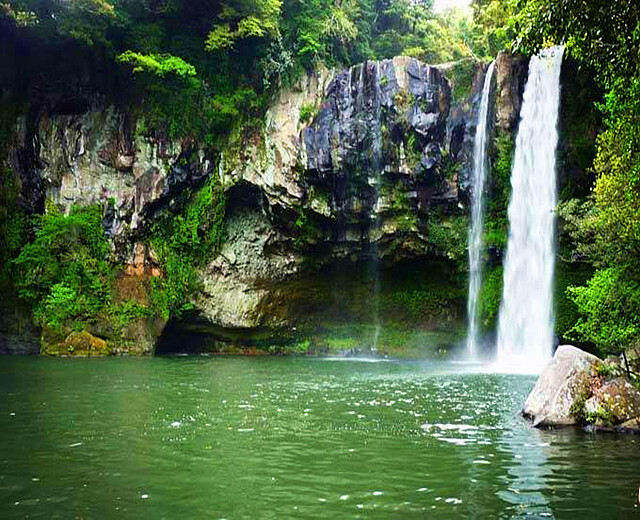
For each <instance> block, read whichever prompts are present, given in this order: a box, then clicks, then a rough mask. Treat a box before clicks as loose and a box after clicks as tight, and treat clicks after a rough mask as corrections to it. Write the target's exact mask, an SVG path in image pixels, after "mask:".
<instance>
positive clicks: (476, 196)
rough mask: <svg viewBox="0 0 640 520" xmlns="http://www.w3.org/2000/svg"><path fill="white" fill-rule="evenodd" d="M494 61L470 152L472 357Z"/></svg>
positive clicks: (475, 340) (471, 352)
mask: <svg viewBox="0 0 640 520" xmlns="http://www.w3.org/2000/svg"><path fill="white" fill-rule="evenodd" d="M494 68H495V62H492V63H491V65H489V68H488V70H487V75H486V76H485V79H484V87H483V89H482V100H481V102H480V110H479V112H478V125H477V127H476V139H475V144H474V151H473V178H472V194H471V196H472V206H471V226H470V227H469V294H468V297H467V316H468V320H469V325H468V332H467V354H468V356H469V357H470V358H473V357H475V356H476V355H477V353H478V344H479V337H478V336H479V334H478V296H479V294H480V287H481V285H482V249H483V240H482V229H483V225H484V189H485V182H486V179H487V170H488V163H487V137H488V134H489V129H490V126H491V125H490V119H489V98H490V97H491V96H490V95H491V82H492V80H493V70H494Z"/></svg>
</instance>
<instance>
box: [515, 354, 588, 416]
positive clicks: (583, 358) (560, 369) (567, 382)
mask: <svg viewBox="0 0 640 520" xmlns="http://www.w3.org/2000/svg"><path fill="white" fill-rule="evenodd" d="M597 362H600V359H598V358H597V357H596V356H594V355H592V354H589V353H587V352H584V351H582V350H580V349H579V348H576V347H573V346H570V345H563V346H560V347H558V350H556V353H555V355H554V356H553V359H552V360H551V361H550V362H549V364H548V365H547V366H546V368H545V369H544V371H543V372H542V374H541V375H540V377H539V379H538V381H537V383H536V385H535V387H534V388H533V390H532V391H531V393H530V394H529V397H527V400H526V402H525V404H524V408H523V410H522V413H523V415H524V416H525V417H529V418H530V419H531V420H532V421H533V425H534V426H538V427H544V426H569V425H572V424H576V423H577V422H578V420H577V418H576V417H575V416H574V415H575V410H576V407H578V406H579V407H580V408H581V407H582V404H583V401H584V400H585V399H586V398H587V397H588V396H589V388H590V377H591V376H590V374H591V367H592V366H593V365H594V364H595V363H597Z"/></svg>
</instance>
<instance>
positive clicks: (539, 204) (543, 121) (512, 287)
mask: <svg viewBox="0 0 640 520" xmlns="http://www.w3.org/2000/svg"><path fill="white" fill-rule="evenodd" d="M563 52H564V49H563V48H561V47H554V48H551V49H546V50H544V51H542V52H541V53H540V55H539V56H534V57H533V58H531V63H530V64H529V79H528V80H527V85H526V87H525V90H524V100H523V104H522V112H521V121H520V129H519V131H518V138H517V140H516V151H515V158H514V165H513V171H512V173H511V190H512V191H511V201H510V202H509V227H510V229H509V242H508V245H507V255H506V259H505V263H504V289H503V296H502V304H501V306H500V317H499V322H498V357H497V362H498V366H499V367H501V368H502V369H503V370H506V371H515V372H528V373H538V372H540V371H541V370H542V368H543V367H544V365H545V363H546V362H547V361H548V360H549V358H550V357H551V351H552V348H553V271H554V262H555V207H556V198H557V194H556V147H557V144H558V112H559V104H560V69H561V67H562V55H563Z"/></svg>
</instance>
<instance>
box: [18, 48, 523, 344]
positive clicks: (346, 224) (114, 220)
mask: <svg viewBox="0 0 640 520" xmlns="http://www.w3.org/2000/svg"><path fill="white" fill-rule="evenodd" d="M503 61H504V62H505V63H504V64H503V65H502V66H499V67H498V74H497V76H498V77H497V84H498V121H499V124H503V123H502V121H503V120H504V121H509V123H508V125H511V126H512V127H513V126H514V125H515V123H513V121H515V120H516V118H517V113H518V110H519V104H518V103H519V101H518V95H519V94H518V93H519V92H521V90H519V89H520V87H519V86H518V85H514V82H516V81H520V80H521V77H522V76H521V75H518V74H519V73H518V72H517V71H518V70H519V69H518V67H519V66H520V65H517V64H514V62H513V60H511V61H509V58H504V60H503ZM484 70H485V66H483V65H482V64H480V63H473V62H465V63H459V64H450V65H445V66H437V67H432V66H428V65H425V64H423V63H420V62H418V61H417V60H415V59H411V58H405V57H399V58H394V59H393V60H385V61H381V62H367V63H364V64H362V65H358V66H355V67H352V68H351V69H347V70H344V71H340V72H332V71H327V70H320V71H318V72H316V73H315V74H313V75H309V76H306V77H304V78H303V79H302V80H301V81H300V82H299V84H298V85H296V86H295V87H294V88H291V89H286V90H283V91H281V92H280V94H279V96H278V98H277V99H275V100H274V101H273V103H272V106H271V108H270V109H269V110H268V111H267V113H266V116H265V120H264V125H263V127H262V128H261V129H260V130H259V131H254V132H252V133H249V134H245V135H242V136H237V137H236V138H234V139H232V140H231V141H230V144H229V147H228V149H227V150H225V151H224V152H223V153H222V154H221V156H220V157H213V156H208V155H207V153H206V152H205V151H204V150H203V149H201V147H200V146H198V144H197V143H192V142H181V143H178V142H170V141H163V140H154V139H152V138H150V137H148V136H145V135H143V134H142V133H141V132H140V131H139V128H137V126H136V123H135V121H134V120H133V118H132V117H131V116H130V114H128V113H123V112H122V111H118V110H116V109H114V108H113V107H104V106H100V105H95V106H93V107H92V108H90V109H88V110H82V111H79V112H78V113H72V111H69V112H68V113H60V112H58V113H44V114H39V115H37V116H36V115H33V114H32V115H31V116H29V117H24V118H22V119H21V121H20V124H19V125H18V128H17V132H16V138H15V142H14V143H13V145H12V147H11V150H10V153H9V166H10V167H11V168H12V170H13V171H14V172H19V176H20V179H21V181H22V196H23V198H24V199H25V201H28V206H29V207H30V208H31V209H32V210H33V211H36V212H37V211H42V210H43V206H44V201H45V200H49V201H52V202H53V203H55V204H57V205H58V206H59V207H61V208H62V209H64V210H65V211H68V210H69V209H70V207H71V206H72V205H73V204H89V203H100V204H103V205H104V207H105V214H104V226H105V229H106V231H107V233H108V235H109V236H110V238H111V239H112V242H113V245H114V249H115V251H116V253H117V255H118V258H119V259H120V260H121V262H122V263H123V264H126V265H128V266H129V267H128V272H129V274H130V275H132V276H143V275H144V276H150V275H158V274H161V273H159V271H158V266H157V265H156V264H155V255H154V253H153V251H152V250H151V248H150V247H149V244H148V243H147V241H146V238H145V230H146V229H148V227H149V225H150V224H152V223H153V222H154V218H155V216H156V215H157V214H159V213H162V212H164V211H166V210H167V209H168V208H172V207H173V206H174V205H175V204H176V203H177V201H178V200H179V199H180V197H181V196H182V194H183V193H184V192H185V190H186V189H188V188H194V187H197V186H199V185H201V184H202V183H203V182H204V180H205V179H207V178H209V177H210V176H216V177H217V178H218V179H219V181H220V182H221V183H222V185H223V186H224V187H225V190H226V197H227V211H226V220H225V228H226V240H225V243H224V245H223V246H222V249H221V251H220V253H219V254H218V255H216V257H215V258H211V261H210V263H209V264H208V266H207V267H206V268H205V269H204V272H203V273H202V275H203V282H204V283H203V290H202V291H201V292H200V293H199V294H195V295H193V301H194V304H195V306H196V312H197V314H198V320H201V321H203V322H205V323H206V324H208V326H211V327H214V328H216V329H217V330H218V329H228V330H263V329H264V328H267V329H269V328H271V329H281V328H282V327H291V326H293V325H296V324H297V323H299V322H300V320H301V313H300V308H305V309H315V310H317V309H318V308H319V307H321V306H322V305H323V304H324V303H326V302H324V303H323V302H321V300H322V298H321V297H318V295H314V294H310V292H309V290H308V289H309V287H310V286H309V285H305V283H306V282H305V280H311V279H312V278H313V277H314V276H316V274H317V273H318V272H321V271H322V270H323V269H328V268H330V266H331V265H334V264H335V262H336V261H347V262H349V263H351V264H357V263H358V262H363V263H365V264H366V263H371V262H372V261H373V260H374V259H377V260H375V261H376V262H378V261H379V262H380V263H381V265H384V266H386V267H389V266H392V265H395V264H398V263H401V262H405V261H411V260H416V259H421V261H424V262H427V263H428V262H434V261H435V262H440V261H441V262H445V263H447V262H449V263H451V262H455V261H461V262H463V261H464V258H465V256H464V255H465V253H464V248H465V241H466V206H467V201H468V177H469V172H470V167H471V164H470V160H471V156H472V151H473V138H474V133H475V120H476V117H475V115H476V110H477V105H478V103H479V94H480V89H481V87H482V82H483V79H484ZM514 70H515V73H514ZM514 78H516V79H514ZM504 125H505V126H507V123H506V122H505V123H504ZM428 259H431V260H428ZM309 283H310V282H309ZM348 283H350V282H349V281H348V282H347V284H348ZM296 284H298V285H296ZM300 284H302V285H300ZM294 287H295V288H296V289H294ZM347 292H348V291H347ZM311 293H313V291H311ZM458 300H459V296H456V297H454V298H453V299H452V301H450V302H449V304H450V305H449V307H450V308H449V309H448V311H447V312H446V313H445V314H446V319H447V320H451V319H455V318H456V317H457V316H459V314H460V312H461V311H460V306H459V305H458V304H459V301H458ZM367 312H368V311H367ZM436 321H437V320H436ZM156 328H157V324H156ZM152 349H153V337H152V336H150V337H149V338H148V339H147V340H145V345H144V347H143V348H142V351H151V350H152Z"/></svg>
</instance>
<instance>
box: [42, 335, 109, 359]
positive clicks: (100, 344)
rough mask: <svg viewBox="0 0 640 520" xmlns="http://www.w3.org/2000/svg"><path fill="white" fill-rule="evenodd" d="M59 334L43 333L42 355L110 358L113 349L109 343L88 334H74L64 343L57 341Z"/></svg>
mask: <svg viewBox="0 0 640 520" xmlns="http://www.w3.org/2000/svg"><path fill="white" fill-rule="evenodd" d="M56 337H59V335H58V334H56V333H55V332H52V331H45V332H43V337H42V354H45V355H47V356H56V357H58V356H74V357H75V356H80V357H83V356H84V357H91V356H109V355H111V349H110V348H109V346H108V344H107V342H106V341H105V340H103V339H101V338H98V337H96V336H94V335H93V334H91V333H90V332H87V331H86V330H83V331H80V332H72V333H71V334H69V335H68V336H67V337H66V338H65V339H64V340H63V341H56Z"/></svg>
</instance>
